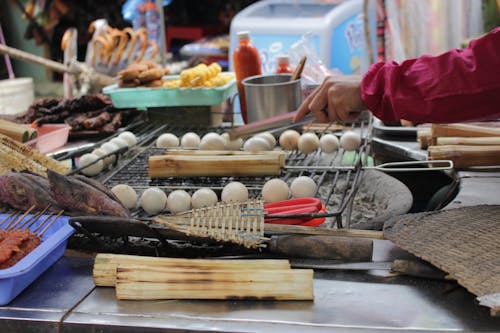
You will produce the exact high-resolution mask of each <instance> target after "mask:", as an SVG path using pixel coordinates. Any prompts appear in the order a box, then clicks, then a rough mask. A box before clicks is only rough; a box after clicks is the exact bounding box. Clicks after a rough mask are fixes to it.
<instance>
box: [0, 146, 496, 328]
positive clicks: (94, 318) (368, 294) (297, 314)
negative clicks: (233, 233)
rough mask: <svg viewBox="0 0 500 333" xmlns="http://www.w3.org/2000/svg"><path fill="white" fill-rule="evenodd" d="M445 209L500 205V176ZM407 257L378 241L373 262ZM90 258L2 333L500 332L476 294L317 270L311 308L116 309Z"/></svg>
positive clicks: (22, 302)
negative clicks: (99, 285) (94, 276)
mask: <svg viewBox="0 0 500 333" xmlns="http://www.w3.org/2000/svg"><path fill="white" fill-rule="evenodd" d="M377 142H378V144H380V145H381V146H380V147H383V148H384V149H386V152H389V153H394V154H398V155H399V156H400V157H401V156H405V157H406V158H408V159H419V160H421V159H424V158H425V152H423V151H420V150H418V147H416V144H415V143H414V142H407V143H405V142H401V141H398V140H387V139H377V138H375V140H374V144H375V147H376V145H377ZM458 175H459V177H460V179H461V188H460V192H459V194H458V196H457V197H456V198H455V199H454V200H453V202H452V203H451V204H450V205H449V206H448V207H447V208H449V207H461V206H465V205H475V204H480V203H489V204H500V195H499V192H500V173H497V174H495V173H488V174H485V173H475V172H460V173H459V174H458ZM399 255H401V251H400V250H398V249H397V248H395V247H394V246H393V245H392V244H391V243H390V242H387V241H376V243H375V249H374V260H375V261H384V260H390V259H392V258H395V257H398V256H399ZM91 269H92V260H91V259H85V258H76V257H63V258H62V259H61V260H59V261H58V262H57V263H56V264H55V265H54V266H53V267H51V268H50V269H49V270H48V271H47V272H46V273H44V274H43V275H42V276H41V277H40V278H39V279H38V280H37V281H35V282H34V283H33V284H32V285H31V286H30V287H29V288H28V289H27V290H25V291H24V292H23V293H22V294H21V295H20V296H18V297H17V298H16V299H15V300H14V301H13V302H12V303H11V304H9V305H8V306H4V307H0V325H1V326H0V332H1V333H11V332H27V333H30V332H43V333H46V332H68V333H69V332H71V333H87V332H89V333H90V332H92V333H94V332H100V333H106V332H109V333H116V332H141V333H150V332H187V331H189V332H214V331H215V332H367V331H369V332H386V331H391V332H399V331H401V332H403V331H405V332H406V331H416V332H418V331H425V332H450V331H453V332H457V331H458V332H472V331H475V332H485V331H489V332H500V318H496V319H495V318H491V317H490V316H489V311H488V309H487V308H485V307H481V306H478V305H477V302H476V300H475V296H474V295H472V294H470V293H469V292H467V291H466V290H465V289H464V288H462V287H460V286H458V285H456V284H455V283H452V282H445V281H434V280H428V279H418V278H410V277H404V276H391V275H390V274H388V272H387V271H339V270H337V271H333V270H332V271H316V272H315V275H314V294H315V300H314V302H288V301H283V302H270V301H260V302H259V301H177V300H172V301H118V300H116V298H115V295H114V290H113V289H112V288H95V287H94V285H93V282H92V273H91Z"/></svg>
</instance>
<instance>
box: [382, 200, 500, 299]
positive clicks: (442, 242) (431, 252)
mask: <svg viewBox="0 0 500 333" xmlns="http://www.w3.org/2000/svg"><path fill="white" fill-rule="evenodd" d="M384 237H385V238H387V239H389V240H391V241H392V242H394V243H395V244H397V245H398V246H400V247H401V248H403V249H405V250H406V251H408V252H410V253H412V254H414V255H416V256H418V257H420V258H422V259H424V260H426V261H428V262H430V263H431V264H433V265H434V266H436V267H438V268H440V269H441V270H443V271H445V272H448V273H449V274H450V275H451V276H452V277H454V278H455V279H456V280H457V281H458V283H459V284H460V285H462V286H463V287H465V288H466V289H467V290H469V291H470V292H471V293H473V294H475V295H477V296H483V295H489V294H495V293H500V206H497V205H481V206H472V207H463V208H457V209H450V210H443V211H437V212H429V213H418V214H407V215H403V216H398V217H394V218H392V219H390V220H389V221H387V222H386V223H385V225H384Z"/></svg>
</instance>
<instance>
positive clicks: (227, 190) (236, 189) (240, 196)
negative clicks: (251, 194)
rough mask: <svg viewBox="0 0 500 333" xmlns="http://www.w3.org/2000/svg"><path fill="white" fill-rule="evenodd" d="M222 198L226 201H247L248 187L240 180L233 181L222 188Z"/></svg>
mask: <svg viewBox="0 0 500 333" xmlns="http://www.w3.org/2000/svg"><path fill="white" fill-rule="evenodd" d="M221 200H222V201H224V202H243V201H247V200H248V189H247V187H246V186H245V185H243V184H242V183H240V182H231V183H229V184H227V185H226V186H224V188H223V189H222V194H221Z"/></svg>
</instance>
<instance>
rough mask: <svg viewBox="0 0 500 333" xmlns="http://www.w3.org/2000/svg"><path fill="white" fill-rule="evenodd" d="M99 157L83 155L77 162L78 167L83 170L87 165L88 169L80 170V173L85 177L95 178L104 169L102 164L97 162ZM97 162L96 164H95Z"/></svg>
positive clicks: (100, 161)
mask: <svg viewBox="0 0 500 333" xmlns="http://www.w3.org/2000/svg"><path fill="white" fill-rule="evenodd" d="M98 159H99V156H97V155H94V154H84V155H82V156H81V157H80V159H79V160H78V167H79V168H83V167H85V166H87V165H88V167H86V168H84V169H82V171H81V172H82V173H83V174H84V175H85V176H95V175H97V174H99V172H101V171H102V169H103V167H104V162H103V161H102V160H99V161H97V160H98ZM96 161H97V162H96Z"/></svg>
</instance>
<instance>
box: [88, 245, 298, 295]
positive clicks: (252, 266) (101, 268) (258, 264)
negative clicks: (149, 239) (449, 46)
mask: <svg viewBox="0 0 500 333" xmlns="http://www.w3.org/2000/svg"><path fill="white" fill-rule="evenodd" d="M122 264H123V265H147V266H150V267H164V268H169V269H172V268H184V269H189V268H191V269H197V270H209V269H214V270H256V269H265V270H273V269H279V270H286V269H290V263H289V262H288V260H279V259H258V260H249V259H247V260H245V259H241V260H223V259H182V258H157V257H143V256H131V255H120V254H107V253H100V254H98V255H97V256H96V258H95V261H94V271H93V276H94V283H95V285H96V286H101V287H113V286H114V285H115V283H116V268H117V267H118V265H122Z"/></svg>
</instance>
